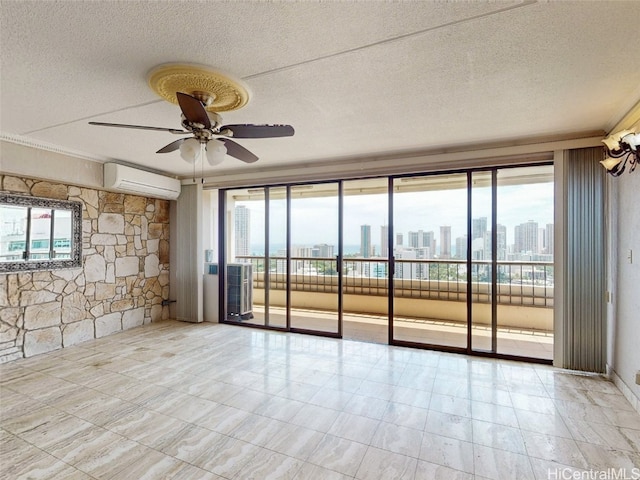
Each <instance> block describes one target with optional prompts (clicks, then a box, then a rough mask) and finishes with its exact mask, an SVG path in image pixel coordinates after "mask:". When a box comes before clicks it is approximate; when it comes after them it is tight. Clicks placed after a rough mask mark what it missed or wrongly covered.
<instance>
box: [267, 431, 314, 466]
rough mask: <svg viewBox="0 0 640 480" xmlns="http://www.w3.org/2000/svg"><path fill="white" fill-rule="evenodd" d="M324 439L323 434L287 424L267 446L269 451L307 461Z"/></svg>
mask: <svg viewBox="0 0 640 480" xmlns="http://www.w3.org/2000/svg"><path fill="white" fill-rule="evenodd" d="M323 438H324V434H323V433H322V432H318V431H317V430H311V429H309V428H305V427H300V426H298V425H292V424H285V426H284V427H283V428H282V429H281V430H279V431H278V432H276V434H275V435H274V436H273V437H271V440H269V442H268V443H267V444H266V445H265V447H266V448H268V449H269V450H273V451H275V452H279V453H282V454H284V455H288V456H290V457H294V458H298V459H300V460H303V461H306V460H307V459H308V458H309V455H311V454H312V453H313V451H314V450H315V449H316V447H317V446H318V444H319V443H320V441H321V440H322V439H323Z"/></svg>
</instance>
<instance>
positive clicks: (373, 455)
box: [356, 446, 418, 480]
mask: <svg viewBox="0 0 640 480" xmlns="http://www.w3.org/2000/svg"><path fill="white" fill-rule="evenodd" d="M417 463H418V460H417V459H416V458H413V457H408V456H406V455H401V454H399V453H393V452H390V451H388V450H380V449H379V448H375V447H371V446H370V447H369V448H368V449H367V452H366V453H365V455H364V458H363V459H362V463H361V464H360V468H358V471H357V472H356V478H357V479H361V480H377V479H381V478H394V479H398V480H414V478H415V473H416V465H417Z"/></svg>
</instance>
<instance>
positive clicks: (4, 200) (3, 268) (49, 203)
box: [0, 192, 82, 274]
mask: <svg viewBox="0 0 640 480" xmlns="http://www.w3.org/2000/svg"><path fill="white" fill-rule="evenodd" d="M0 205H12V206H20V207H36V208H47V209H52V210H53V209H57V210H71V258H64V259H55V258H54V259H48V260H35V261H33V260H18V261H12V262H0V274H4V273H18V272H29V271H35V270H58V269H61V268H80V267H82V202H79V201H75V200H56V199H52V198H42V197H30V196H25V195H14V194H11V193H6V192H0Z"/></svg>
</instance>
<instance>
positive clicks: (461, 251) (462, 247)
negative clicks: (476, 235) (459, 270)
mask: <svg viewBox="0 0 640 480" xmlns="http://www.w3.org/2000/svg"><path fill="white" fill-rule="evenodd" d="M455 258H457V259H458V260H466V259H467V235H466V234H464V235H463V236H461V237H457V238H456V257H455Z"/></svg>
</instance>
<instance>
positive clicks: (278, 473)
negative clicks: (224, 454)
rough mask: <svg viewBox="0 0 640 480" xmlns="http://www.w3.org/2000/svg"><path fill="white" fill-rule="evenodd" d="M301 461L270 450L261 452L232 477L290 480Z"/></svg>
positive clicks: (296, 471)
mask: <svg viewBox="0 0 640 480" xmlns="http://www.w3.org/2000/svg"><path fill="white" fill-rule="evenodd" d="M302 464H303V462H302V460H298V459H296V458H292V457H288V456H286V455H282V454H280V453H275V452H272V451H270V450H261V451H260V452H258V453H257V454H256V455H255V456H254V457H253V458H251V459H250V460H249V462H247V463H246V464H245V466H244V467H243V468H242V469H241V470H240V471H239V472H238V474H237V475H236V476H235V477H234V478H237V479H238V480H292V479H293V478H294V477H295V476H296V474H297V473H298V470H300V467H302Z"/></svg>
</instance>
